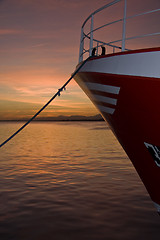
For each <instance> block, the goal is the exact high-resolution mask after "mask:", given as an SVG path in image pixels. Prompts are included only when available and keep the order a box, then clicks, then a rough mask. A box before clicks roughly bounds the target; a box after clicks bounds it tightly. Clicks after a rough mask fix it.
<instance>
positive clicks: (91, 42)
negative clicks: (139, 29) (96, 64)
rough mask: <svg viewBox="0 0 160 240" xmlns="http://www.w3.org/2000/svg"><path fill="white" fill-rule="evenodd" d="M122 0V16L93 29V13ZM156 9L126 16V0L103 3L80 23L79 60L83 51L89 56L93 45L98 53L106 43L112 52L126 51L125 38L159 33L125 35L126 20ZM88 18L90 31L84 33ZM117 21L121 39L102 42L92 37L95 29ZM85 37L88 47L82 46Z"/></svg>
mask: <svg viewBox="0 0 160 240" xmlns="http://www.w3.org/2000/svg"><path fill="white" fill-rule="evenodd" d="M122 1H123V2H124V15H123V18H120V19H117V20H114V21H112V22H108V23H106V24H103V25H101V26H99V27H97V28H95V29H94V26H93V25H94V24H93V18H94V15H95V14H97V13H99V12H101V11H103V10H104V9H106V8H109V7H111V6H113V5H115V4H118V3H119V2H122ZM158 11H160V9H154V10H151V11H147V12H143V13H138V14H135V15H133V16H127V0H114V1H112V2H110V3H108V4H106V5H104V6H103V7H101V8H99V9H97V10H96V11H94V12H93V13H91V14H90V15H89V17H88V18H87V19H86V20H85V21H84V23H83V25H82V30H81V41H80V52H79V62H81V61H83V56H84V54H85V53H89V56H91V54H92V49H93V46H95V47H96V48H97V53H98V48H99V47H101V46H102V45H106V46H109V47H111V48H112V51H113V52H114V51H115V50H116V49H119V50H121V51H126V50H127V51H128V50H130V49H127V48H126V41H127V40H132V39H136V38H144V37H149V36H156V35H160V32H154V33H148V34H143V35H138V36H132V37H126V23H127V20H129V19H132V18H136V17H139V16H142V15H146V14H151V13H153V14H154V13H156V12H158ZM89 20H91V21H90V32H88V33H85V32H84V28H85V25H86V23H88V21H89ZM118 22H123V30H122V39H117V40H114V41H110V42H104V41H101V40H98V39H95V38H94V33H95V32H96V31H98V30H99V29H102V28H104V27H108V26H110V25H113V24H115V23H118ZM87 39H88V40H89V49H85V48H84V41H85V40H87ZM117 43H122V46H120V45H118V44H117Z"/></svg>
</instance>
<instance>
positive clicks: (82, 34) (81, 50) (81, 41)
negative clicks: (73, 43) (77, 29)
mask: <svg viewBox="0 0 160 240" xmlns="http://www.w3.org/2000/svg"><path fill="white" fill-rule="evenodd" d="M83 49H84V33H83V28H81V40H80V48H79V62H82V61H83Z"/></svg>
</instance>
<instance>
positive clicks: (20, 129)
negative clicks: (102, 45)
mask: <svg viewBox="0 0 160 240" xmlns="http://www.w3.org/2000/svg"><path fill="white" fill-rule="evenodd" d="M90 58H91V57H88V58H87V59H86V60H85V61H83V62H82V64H81V65H80V66H79V67H78V68H77V69H76V70H75V72H74V73H73V74H72V76H71V77H70V78H69V79H68V81H67V82H66V83H65V84H64V85H63V86H62V87H61V88H59V89H58V91H57V92H56V94H54V96H53V97H52V98H51V99H50V100H49V101H48V102H47V103H46V104H45V105H44V106H43V107H42V108H41V109H40V110H39V111H38V112H37V113H36V114H35V115H34V116H33V117H31V118H30V119H29V120H28V121H27V122H26V123H25V124H24V125H23V126H22V127H20V128H19V129H18V130H17V131H16V132H15V133H13V134H12V135H11V136H10V137H9V138H7V139H6V140H5V141H4V142H3V143H1V144H0V148H1V147H2V146H4V145H5V144H6V143H7V142H9V141H10V140H11V139H12V138H13V137H15V136H16V135H17V134H18V133H19V132H21V131H22V130H23V129H24V128H25V127H26V126H27V125H28V124H29V123H30V122H31V121H32V120H33V119H35V118H36V117H37V116H38V115H39V114H40V113H41V112H42V111H43V110H44V109H45V108H46V107H47V106H48V105H49V104H50V103H51V102H52V101H53V100H54V99H55V98H56V97H57V96H60V93H61V92H62V91H63V90H64V89H65V87H66V86H67V85H68V83H69V82H70V81H71V80H72V78H73V77H74V76H75V75H76V74H77V73H78V72H79V70H80V69H81V68H82V67H83V66H84V64H85V63H86V62H87V61H88V60H89V59H90Z"/></svg>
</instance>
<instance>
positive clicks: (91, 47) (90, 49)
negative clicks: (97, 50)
mask: <svg viewBox="0 0 160 240" xmlns="http://www.w3.org/2000/svg"><path fill="white" fill-rule="evenodd" d="M92 49H93V14H92V17H91V29H90V45H89V56H91V55H92Z"/></svg>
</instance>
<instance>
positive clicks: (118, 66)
mask: <svg viewBox="0 0 160 240" xmlns="http://www.w3.org/2000/svg"><path fill="white" fill-rule="evenodd" d="M159 61H160V51H155V52H146V53H145V52H143V53H134V54H126V55H117V56H112V57H106V58H100V59H93V60H91V61H88V62H87V63H86V64H85V65H84V66H83V67H82V69H81V70H80V72H94V73H95V72H99V73H109V74H119V75H128V76H143V77H155V78H160V67H159Z"/></svg>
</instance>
